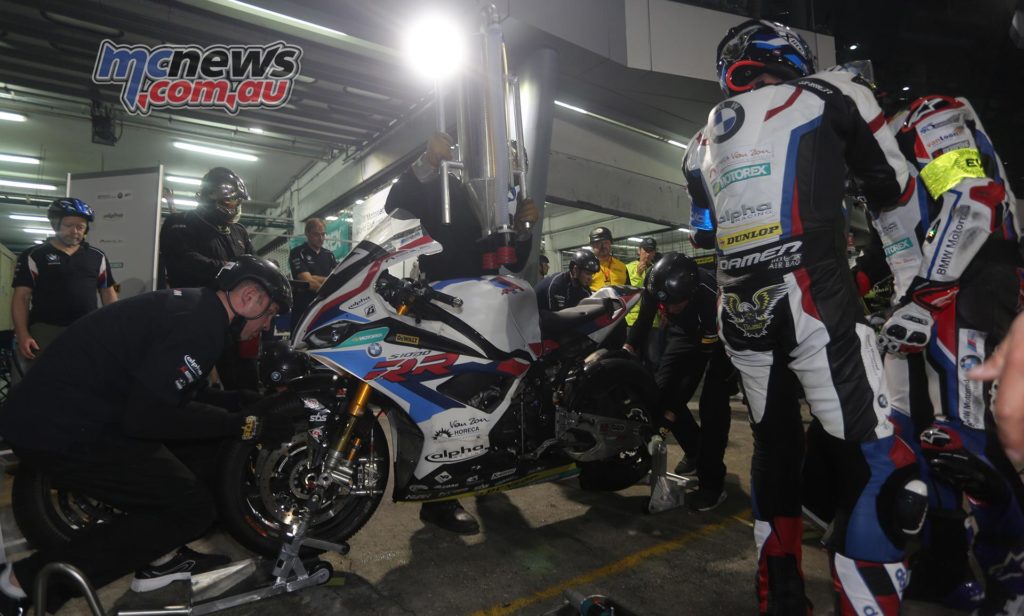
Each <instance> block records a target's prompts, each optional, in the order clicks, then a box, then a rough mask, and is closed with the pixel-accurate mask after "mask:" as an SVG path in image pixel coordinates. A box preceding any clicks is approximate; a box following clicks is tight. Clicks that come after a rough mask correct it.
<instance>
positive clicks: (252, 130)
mask: <svg viewBox="0 0 1024 616" xmlns="http://www.w3.org/2000/svg"><path fill="white" fill-rule="evenodd" d="M249 132H250V133H256V134H257V135H262V134H263V129H262V128H260V127H259V126H250V127H249Z"/></svg>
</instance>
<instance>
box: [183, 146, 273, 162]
mask: <svg viewBox="0 0 1024 616" xmlns="http://www.w3.org/2000/svg"><path fill="white" fill-rule="evenodd" d="M174 147H176V148H178V149H180V150H188V151H189V152H199V153H200V154H209V155H210V156H222V157H224V158H233V159H235V160H246V161H249V162H253V163H254V162H256V161H257V160H259V158H257V157H255V156H253V155H252V154H246V153H244V152H236V151H234V150H222V149H220V148H215V147H212V146H208V145H199V144H198V143H188V142H186V141H175V142H174Z"/></svg>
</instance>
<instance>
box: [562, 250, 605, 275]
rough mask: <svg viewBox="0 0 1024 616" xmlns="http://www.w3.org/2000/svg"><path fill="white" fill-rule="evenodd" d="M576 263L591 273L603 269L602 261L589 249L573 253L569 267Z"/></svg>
mask: <svg viewBox="0 0 1024 616" xmlns="http://www.w3.org/2000/svg"><path fill="white" fill-rule="evenodd" d="M573 265H575V266H576V267H578V268H580V269H582V270H583V271H585V272H590V273H591V274H593V273H595V272H597V271H598V270H599V269H601V262H600V261H598V260H597V256H596V255H594V253H592V252H590V251H589V250H582V249H581V250H577V251H576V252H574V253H572V258H571V259H569V267H572V266H573Z"/></svg>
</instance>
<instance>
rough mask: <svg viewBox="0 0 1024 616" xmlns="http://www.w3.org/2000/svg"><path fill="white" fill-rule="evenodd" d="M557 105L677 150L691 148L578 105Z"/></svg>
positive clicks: (557, 103)
mask: <svg viewBox="0 0 1024 616" xmlns="http://www.w3.org/2000/svg"><path fill="white" fill-rule="evenodd" d="M555 104H556V105H558V106H559V107H564V108H566V109H569V110H571V111H575V112H576V113H579V114H582V115H585V116H587V117H591V118H594V119H595V120H601V121H602V122H606V123H608V124H611V125H613V126H618V127H619V128H624V129H626V130H629V131H633V132H634V133H636V134H638V135H643V136H644V137H650V138H651V139H657V140H658V141H661V142H663V143H667V144H669V145H674V146H675V147H677V148H682V149H684V150H685V149H686V148H687V147H689V146H687V145H686V144H684V143H680V142H679V141H676V140H675V139H669V138H668V137H662V136H661V135H656V134H654V133H652V132H651V131H647V130H644V129H642V128H637V127H636V126H630V125H629V124H626V123H625V122H619V121H618V120H615V119H612V118H609V117H608V116H603V115H601V114H599V113H594V112H592V111H587V110H586V109H584V108H582V107H577V106H576V105H570V104H569V103H563V102H562V101H559V100H556V101H555Z"/></svg>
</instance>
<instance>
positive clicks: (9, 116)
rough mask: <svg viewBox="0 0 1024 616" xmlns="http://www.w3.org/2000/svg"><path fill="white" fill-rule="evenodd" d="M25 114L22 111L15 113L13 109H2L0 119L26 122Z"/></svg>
mask: <svg viewBox="0 0 1024 616" xmlns="http://www.w3.org/2000/svg"><path fill="white" fill-rule="evenodd" d="M27 119H28V118H26V117H25V116H23V115H21V114H20V113H14V112H11V111H0V120H7V121H8V122H24V121H25V120H27Z"/></svg>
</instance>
